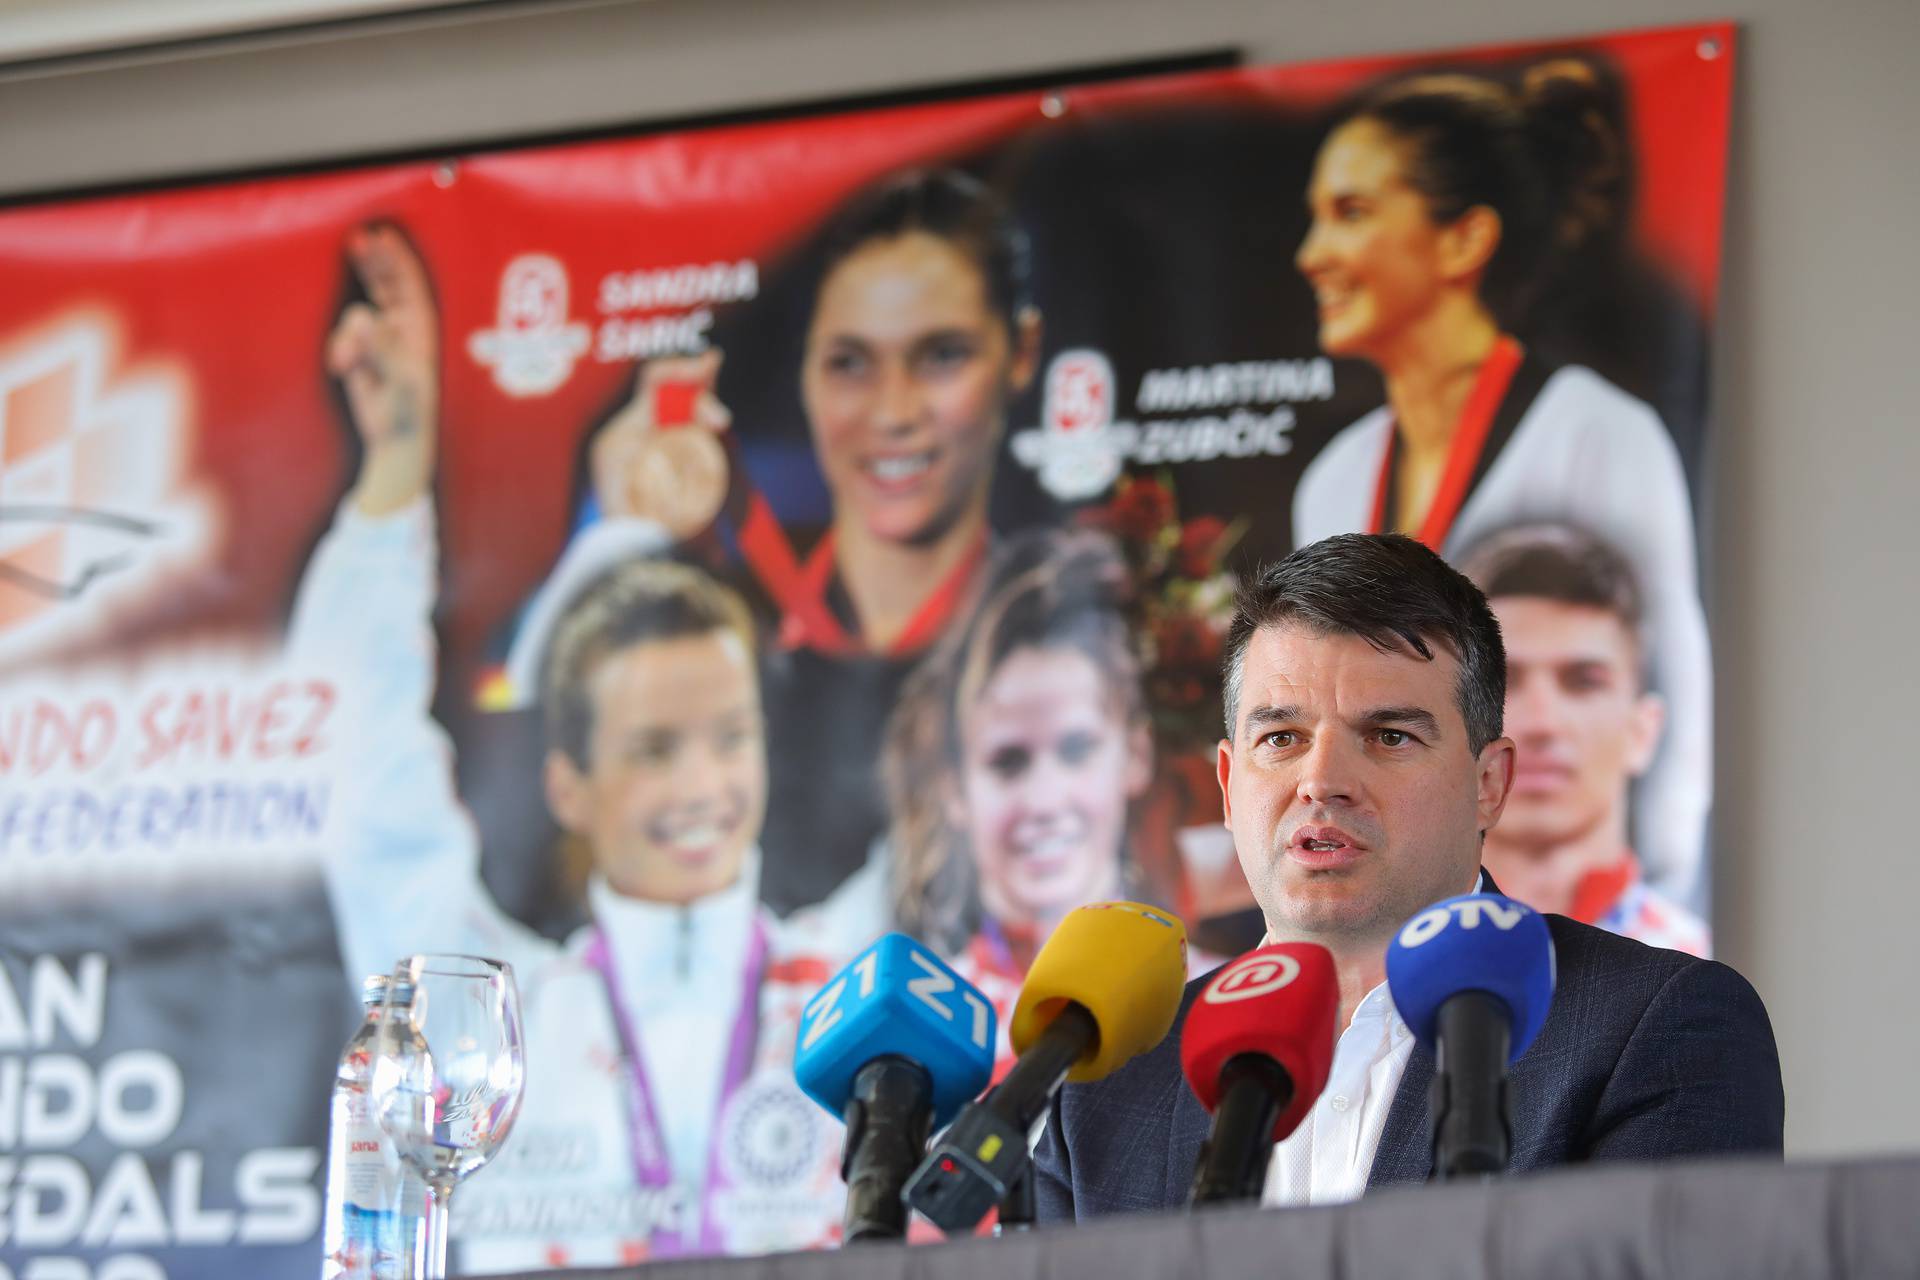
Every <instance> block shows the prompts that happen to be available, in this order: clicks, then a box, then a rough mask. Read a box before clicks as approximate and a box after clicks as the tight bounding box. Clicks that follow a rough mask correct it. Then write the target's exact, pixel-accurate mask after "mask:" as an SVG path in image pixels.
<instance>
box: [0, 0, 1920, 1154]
mask: <svg viewBox="0 0 1920 1280" xmlns="http://www.w3.org/2000/svg"><path fill="white" fill-rule="evenodd" d="M1716 17H1731V18H1735V19H1738V20H1739V21H1741V22H1742V23H1743V24H1744V44H1743V51H1742V57H1743V66H1742V69H1741V75H1740V81H1739V89H1738V97H1739V101H1738V107H1737V110H1736V113H1735V122H1734V164H1733V169H1732V184H1733V190H1732V199H1731V202H1730V212H1729V215H1728V226H1727V249H1728V255H1727V273H1726V289H1725V295H1724V303H1723V305H1724V310H1723V313H1722V316H1721V321H1720V333H1719V340H1718V345H1717V351H1716V370H1717V372H1716V378H1715V394H1716V402H1717V406H1718V413H1717V420H1716V423H1715V431H1716V434H1715V438H1714V441H1713V457H1712V459H1711V465H1710V477H1711V480H1710V483H1711V485H1712V498H1713V503H1712V509H1711V518H1710V521H1709V527H1708V536H1709V538H1710V542H1711V546H1710V548H1709V564H1710V565H1711V566H1712V567H1713V572H1712V576H1711V578H1710V580H1709V582H1708V592H1709V597H1710V598H1709V607H1710V610H1711V614H1712V619H1713V626H1714V637H1715V645H1716V657H1717V659H1718V664H1719V672H1718V677H1719V678H1718V700H1719V715H1718V725H1717V730H1718V750H1719V756H1720V771H1719V779H1718V797H1719V799H1718V805H1719V808H1718V823H1719V861H1718V881H1719V885H1718V900H1717V903H1716V921H1715V923H1716V926H1717V928H1718V930H1719V937H1720V940H1721V944H1722V948H1723V953H1724V955H1725V956H1726V958H1727V959H1729V960H1730V961H1732V962H1733V963H1734V964H1735V965H1737V966H1738V967H1739V968H1740V969H1742V970H1743V971H1744V972H1745V973H1747V975H1748V976H1749V977H1751V978H1752V979H1753V980H1754V982H1755V984H1756V985H1757V986H1758V987H1759V988H1760V991H1761V994H1762V995H1763V996H1765V998H1766V1000H1767V1004H1768V1006H1769V1008H1770V1009H1771V1010H1772V1012H1773V1017H1774V1021H1775V1027H1776V1030H1777V1031H1778V1034H1779V1038H1780V1043H1781V1049H1782V1054H1783V1057H1784V1060H1785V1065H1786V1077H1787V1098H1788V1116H1787V1134H1788V1144H1789V1148H1790V1150H1791V1151H1792V1152H1793V1153H1795V1154H1799V1155H1826V1154H1835V1153H1858V1152H1868V1151H1885V1150H1909V1151H1912V1150H1920V1089H1916V1088H1915V1087H1914V1085H1913V1080H1914V1078H1915V1074H1916V1067H1917V1065H1920V996H1916V994H1915V987H1914V986H1913V985H1910V984H1912V983H1913V982H1914V981H1915V980H1916V979H1920V942H1917V941H1916V937H1917V936H1920V930H1916V929H1915V928H1914V926H1913V925H1912V924H1911V923H1910V920H1911V918H1912V916H1913V905H1914V903H1915V900H1916V899H1920V839H1916V838H1915V835H1914V828H1913V826H1912V822H1911V819H1912V813H1913V810H1914V809H1915V807H1916V801H1920V677H1916V675H1915V662H1914V658H1913V656H1912V654H1913V651H1914V649H1915V639H1914V637H1915V633H1916V632H1920V571H1916V568H1915V553H1916V551H1917V550H1920V537H1916V534H1915V532H1914V522H1915V519H1916V515H1915V511H1914V507H1915V506H1916V505H1920V502H1917V501H1916V499H1917V497H1920V495H1916V492H1915V490H1916V488H1920V423H1916V422H1915V420H1914V419H1915V413H1914V406H1915V405H1916V404H1917V403H1920V353H1916V352H1915V351H1912V350H1910V349H1909V347H1910V346H1911V345H1912V343H1913V342H1914V340H1915V338H1916V337H1920V324H1916V323H1915V310H1916V308H1915V300H1916V299H1920V248H1916V244H1920V165H1916V159H1915V157H1916V155H1920V145H1916V138H1920V88H1916V84H1917V83H1920V80H1917V78H1916V75H1915V73H1914V69H1913V59H1914V56H1915V53H1916V51H1920V4H1915V3H1912V0H1836V2H1835V3H1830V4H1827V5H1821V6H1815V5H1811V4H1806V3H1803V2H1801V0H1722V2H1721V3H1719V4H1717V5H1715V6H1714V7H1713V8H1711V9H1708V10H1704V11H1702V10H1697V9H1696V10H1675V9H1673V8H1671V7H1669V6H1668V5H1666V4H1663V3H1660V2H1659V0H1614V2H1613V3H1611V4H1608V5H1605V6H1601V5H1579V4H1574V3H1570V2H1569V0H1455V2H1454V3H1451V4H1430V3H1426V2H1425V0H1373V2H1371V3H1368V2H1363V0H1344V3H1339V4H1333V3H1317V2H1315V0H1183V2H1182V3H1179V4H1173V3H1167V2H1165V0H1047V2H1044V3H1042V2H1036V0H971V2H970V3H967V4H957V3H942V4H913V3H901V2H900V0H573V2H555V3H549V4H546V5H534V4H525V3H522V4H503V5H500V6H498V7H497V8H495V9H494V10H491V11H482V12H480V13H478V14H474V13H471V12H468V13H465V14H462V15H460V16H459V17H458V20H457V21H451V20H449V19H447V18H445V17H435V16H432V15H429V16H427V17H424V18H414V19H408V20H406V21H405V22H402V23H400V24H398V25H396V26H393V27H390V28H387V29H384V30H381V31H378V32H376V33H373V34H369V35H366V36H364V37H359V38H354V37H350V36H343V35H339V34H335V35H332V36H329V37H327V38H325V39H311V38H307V39H301V40H297V41H290V42H280V41H276V40H273V39H271V38H266V39H262V38H254V39H252V40H251V41H250V42H248V43H247V44H245V45H244V46H242V47H239V48H235V49H231V50H226V51H222V52H218V53H215V54H211V55H208V56H202V57H197V58H193V57H184V58H183V57H179V56H171V57H169V58H167V59H165V60H157V61H156V60H152V59H149V58H142V57H132V58H127V59H122V60H119V61H118V62H116V63H115V64H114V65H112V66H109V67H106V68H103V69H100V70H97V71H92V72H88V71H84V70H75V69H73V68H71V67H68V68H65V69H60V70H57V71H50V70H49V69H47V68H40V69H33V68H29V69H28V73H27V74H17V73H16V74H9V73H8V72H7V71H5V70H4V69H0V193H6V192H21V191H34V190H47V189H52V188H59V187H70V186H76V185H85V184H94V183H102V182H119V181H127V180H136V179H145V178H157V177H162V176H169V175H176V174H179V173H182V172H186V171H207V170H223V169H231V168H235V167H242V166H249V165H260V164H283V163H288V162H293V161H301V160H313V159H322V158H327V157H331V156H338V155H342V154H352V153H355V152H364V151H369V150H390V149H394V148H397V147H415V146H423V145H433V144H440V143H450V142H454V141H456V140H464V139H475V138H482V139H485V138H502V137H508V136H513V135H516V134H518V135H526V134H537V133H544V132H551V131H555V130H562V129H570V128H579V127H583V126H592V125H605V124H613V123H619V122H623V121H638V120H652V119H661V118H668V117H678V116H686V115H693V114H699V113H711V112H716V111H723V110H729V109H735V108H740V107H744V106H752V105H765V104H775V103H782V102H790V101H794V100H803V99H811V98H824V97H832V96H837V95H845V94H850V93H856V92H867V91H875V90H882V89H890V88H899V87H907V86H916V85H924V84H927V83H930V82H938V81H943V80H957V79H968V78H977V77H984V76H999V75H1005V74H1010V73H1014V72H1020V71H1026V70H1039V69H1044V68H1050V67H1058V66H1063V65H1069V64H1074V63H1085V62H1090V61H1101V60H1112V59H1121V58H1137V57H1149V56H1160V55H1163V54H1167V53H1172V52H1178V51H1186V50H1193V49H1198V48H1203V47H1211V46H1219V45H1224V44H1233V45H1239V46H1241V47H1243V48H1244V49H1245V50H1246V52H1247V54H1248V56H1249V58H1250V59H1251V60H1253V61H1257V62H1280V61H1297V60H1303V59H1312V58H1325V57H1337V56H1341V55H1346V54H1359V53H1373V52H1385V51H1392V50H1403V49H1404V50H1414V49H1420V48H1429V47H1438V46H1445V45H1455V44H1467V43H1477V42H1488V41H1500V40H1512V39H1525V38H1534V37H1552V36H1559V35H1574V34H1580V33H1584V32H1589V31H1594V30H1602V29H1618V28H1624V27H1630V26H1636V25H1642V26H1654V25H1662V24H1667V23H1672V22H1677V21H1682V20H1688V19H1695V18H1716Z"/></svg>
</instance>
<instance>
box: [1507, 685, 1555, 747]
mask: <svg viewBox="0 0 1920 1280" xmlns="http://www.w3.org/2000/svg"><path fill="white" fill-rule="evenodd" d="M1506 718H1507V723H1506V730H1507V733H1508V734H1509V735H1510V736H1511V737H1512V738H1513V739H1514V741H1516V742H1520V741H1525V740H1527V739H1533V740H1535V741H1538V740H1541V739H1545V738H1554V737H1557V736H1559V734H1560V731H1561V715H1560V700H1559V699H1558V698H1556V697H1554V696H1553V694H1552V693H1550V692H1548V691H1547V690H1544V689H1542V688H1541V687H1540V686H1539V683H1538V682H1537V681H1528V682H1527V683H1525V684H1523V685H1521V686H1520V687H1519V688H1517V689H1514V690H1512V691H1511V692H1509V693H1508V695H1507V716H1506Z"/></svg>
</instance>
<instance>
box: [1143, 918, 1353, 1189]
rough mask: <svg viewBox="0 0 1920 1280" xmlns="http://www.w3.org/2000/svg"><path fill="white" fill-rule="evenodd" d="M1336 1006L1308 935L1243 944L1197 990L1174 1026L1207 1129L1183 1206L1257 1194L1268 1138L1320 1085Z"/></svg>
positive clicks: (1324, 960)
mask: <svg viewBox="0 0 1920 1280" xmlns="http://www.w3.org/2000/svg"><path fill="white" fill-rule="evenodd" d="M1339 1008H1340V984H1339V981H1338V979H1336V978H1335V976H1334V972H1333V955H1332V954H1331V953H1330V952H1329V951H1328V950H1327V949H1326V948H1325V947H1323V946H1320V945H1319V944H1318V943H1313V942H1278V943H1275V944H1273V945H1272V946H1266V947H1261V948H1260V949H1258V950H1257V951H1249V952H1247V954H1245V955H1244V956H1241V957H1240V958H1239V959H1238V960H1235V961H1234V962H1233V963H1232V964H1230V965H1228V966H1227V967H1226V968H1224V969H1222V970H1221V971H1220V972H1219V973H1217V974H1215V975H1214V976H1213V979H1212V980H1211V981H1210V982H1208V983H1207V985H1206V987H1205V989H1203V990H1202V991H1201V992H1200V995H1199V996H1198V998H1196V999H1195V1000H1194V1002H1193V1007H1192V1008H1191V1009H1189V1010H1188V1011H1187V1024H1186V1029H1185V1030H1183V1031H1182V1032H1181V1033H1180V1069H1181V1071H1182V1072H1183V1073H1184V1074H1185V1075H1186V1077H1187V1085H1188V1087H1189V1088H1191V1089H1192V1090H1193V1092H1194V1094H1195V1096H1196V1097H1198V1098H1199V1099H1200V1105H1201V1106H1203V1107H1205V1108H1206V1109H1207V1110H1208V1111H1209V1112H1211V1113H1212V1114H1213V1128H1212V1131H1211V1132H1210V1133H1208V1135H1207V1142H1206V1145H1205V1146H1203V1147H1201V1148H1200V1160H1199V1163H1198V1165H1197V1166H1196V1167H1195V1168H1194V1171H1193V1192H1192V1194H1191V1196H1190V1197H1189V1201H1188V1202H1189V1203H1190V1204H1194V1205H1203V1204H1224V1203H1230V1202H1233V1201H1241V1200H1258V1199H1259V1198H1260V1193H1261V1191H1262V1190H1263V1189H1264V1188H1265V1186H1266V1182H1267V1162H1268V1161H1269V1160H1271V1159H1272V1158H1273V1144H1274V1143H1276V1142H1279V1141H1280V1140H1281V1139H1283V1138H1285V1137H1286V1136H1287V1135H1288V1134H1290V1133H1292V1132H1293V1131H1294V1129H1295V1128H1297V1127H1298V1126H1299V1124H1300V1122H1301V1121H1302V1120H1303V1119H1305V1118H1306V1114H1307V1111H1308V1109H1310V1108H1311V1107H1312V1106H1313V1103H1314V1099H1316V1098H1318V1097H1319V1096H1320V1091H1321V1090H1322V1089H1324V1088H1326V1087H1327V1073H1328V1072H1329V1071H1330V1070H1332V1068H1333V1041H1334V1028H1333V1023H1334V1019H1335V1018H1336V1017H1337V1016H1338V1013H1339Z"/></svg>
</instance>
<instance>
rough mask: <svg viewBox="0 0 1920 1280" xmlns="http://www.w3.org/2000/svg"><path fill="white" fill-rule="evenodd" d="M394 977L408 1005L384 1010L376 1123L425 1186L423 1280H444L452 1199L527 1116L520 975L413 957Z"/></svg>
mask: <svg viewBox="0 0 1920 1280" xmlns="http://www.w3.org/2000/svg"><path fill="white" fill-rule="evenodd" d="M394 973H395V975H396V976H398V977H400V978H403V979H405V980H406V981H407V982H409V983H411V984H412V987H413V997H412V1000H411V1002H396V1001H395V999H394V993H395V992H396V991H397V990H401V989H402V988H401V987H400V984H398V983H394V984H389V986H388V998H387V1007H386V1008H385V1009H384V1010H383V1017H382V1018H381V1020H380V1030H379V1031H378V1032H377V1033H376V1034H375V1036H374V1041H373V1062H372V1073H371V1074H372V1082H371V1083H372V1094H373V1105H374V1111H375V1114H376V1115H378V1116H379V1118H380V1124H381V1126H382V1127H383V1128H384V1129H385V1130H386V1131H387V1135H388V1136H389V1137H390V1138H392V1139H393V1144H394V1147H395V1149H396V1150H397V1151H398V1152H399V1153H400V1158H401V1159H402V1160H404V1161H406V1162H407V1163H408V1164H409V1165H410V1166H412V1167H413V1168H414V1169H415V1170H416V1171H417V1172H418V1173H419V1174H420V1176H421V1178H422V1180H424V1181H425V1183H426V1185H427V1231H426V1233H425V1238H424V1240H423V1242H422V1244H421V1250H422V1252H423V1253H424V1254H425V1255H426V1256H425V1257H422V1258H417V1259H415V1263H414V1274H415V1275H416V1276H418V1277H420V1280H444V1278H445V1276H446V1274H447V1221H448V1219H447V1212H448V1207H449V1205H450V1203H451V1201H452V1199H453V1189H454V1187H455V1186H457V1185H458V1184H459V1183H460V1182H462V1181H463V1180H465V1179H466V1178H467V1177H468V1176H469V1175H471V1174H472V1173H473V1172H474V1171H475V1170H477V1169H479V1168H480V1167H481V1166H482V1165H484V1164H485V1163H486V1162H487V1161H488V1160H489V1159H491V1158H492V1157H493V1154H494V1152H495V1151H497V1150H498V1149H499V1147H500V1144H501V1143H502V1142H504V1141H506V1138H507V1134H508V1133H509V1132H510V1131H511V1130H512V1128H513V1121H514V1117H515V1116H517V1115H518V1114H519V1113H520V1095H521V1093H522V1092H523V1091H524V1089H525V1087H526V1075H527V1067H526V1042H525V1036H524V1034H523V1031H522V1027H521V1021H520V991H519V988H518V987H517V986H515V985H514V981H513V970H512V968H511V967H509V966H508V965H506V964H504V963H502V962H501V961H498V960H487V959H484V958H482V957H479V956H461V955H438V954H426V955H414V956H408V957H407V958H406V959H405V960H403V961H401V962H400V964H399V966H398V967H397V968H396V969H395V970H394Z"/></svg>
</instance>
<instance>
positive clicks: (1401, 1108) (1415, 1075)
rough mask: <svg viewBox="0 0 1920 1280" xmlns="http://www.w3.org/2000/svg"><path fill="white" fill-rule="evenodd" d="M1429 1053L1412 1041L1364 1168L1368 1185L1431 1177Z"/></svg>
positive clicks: (1417, 1180) (1431, 1062)
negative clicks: (1368, 1164)
mask: <svg viewBox="0 0 1920 1280" xmlns="http://www.w3.org/2000/svg"><path fill="white" fill-rule="evenodd" d="M1432 1085H1433V1055H1432V1054H1430V1053H1428V1052H1427V1051H1426V1049H1425V1048H1424V1047H1423V1046H1421V1045H1420V1044H1419V1043H1418V1042H1416V1043H1415V1044H1414V1046H1413V1053H1412V1054H1411V1055H1410V1056H1409V1057H1408V1058H1407V1066H1406V1070H1405V1071H1402V1072H1401V1073H1400V1087H1399V1089H1397V1090H1395V1092H1394V1095H1393V1105H1392V1106H1391V1107H1389V1108H1388V1109H1387V1123H1386V1127H1385V1128H1384V1129H1382V1130H1381V1131H1380V1149H1379V1150H1378V1151H1376V1152H1375V1153H1374V1157H1373V1168H1372V1169H1370V1170H1368V1171H1367V1185H1368V1186H1369V1187H1384V1186H1390V1185H1392V1184H1394V1183H1399V1182H1425V1181H1426V1180H1427V1179H1428V1178H1430V1177H1432V1176H1433V1136H1432V1135H1433V1120H1432V1104H1431V1101H1430V1093H1431V1089H1432Z"/></svg>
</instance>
